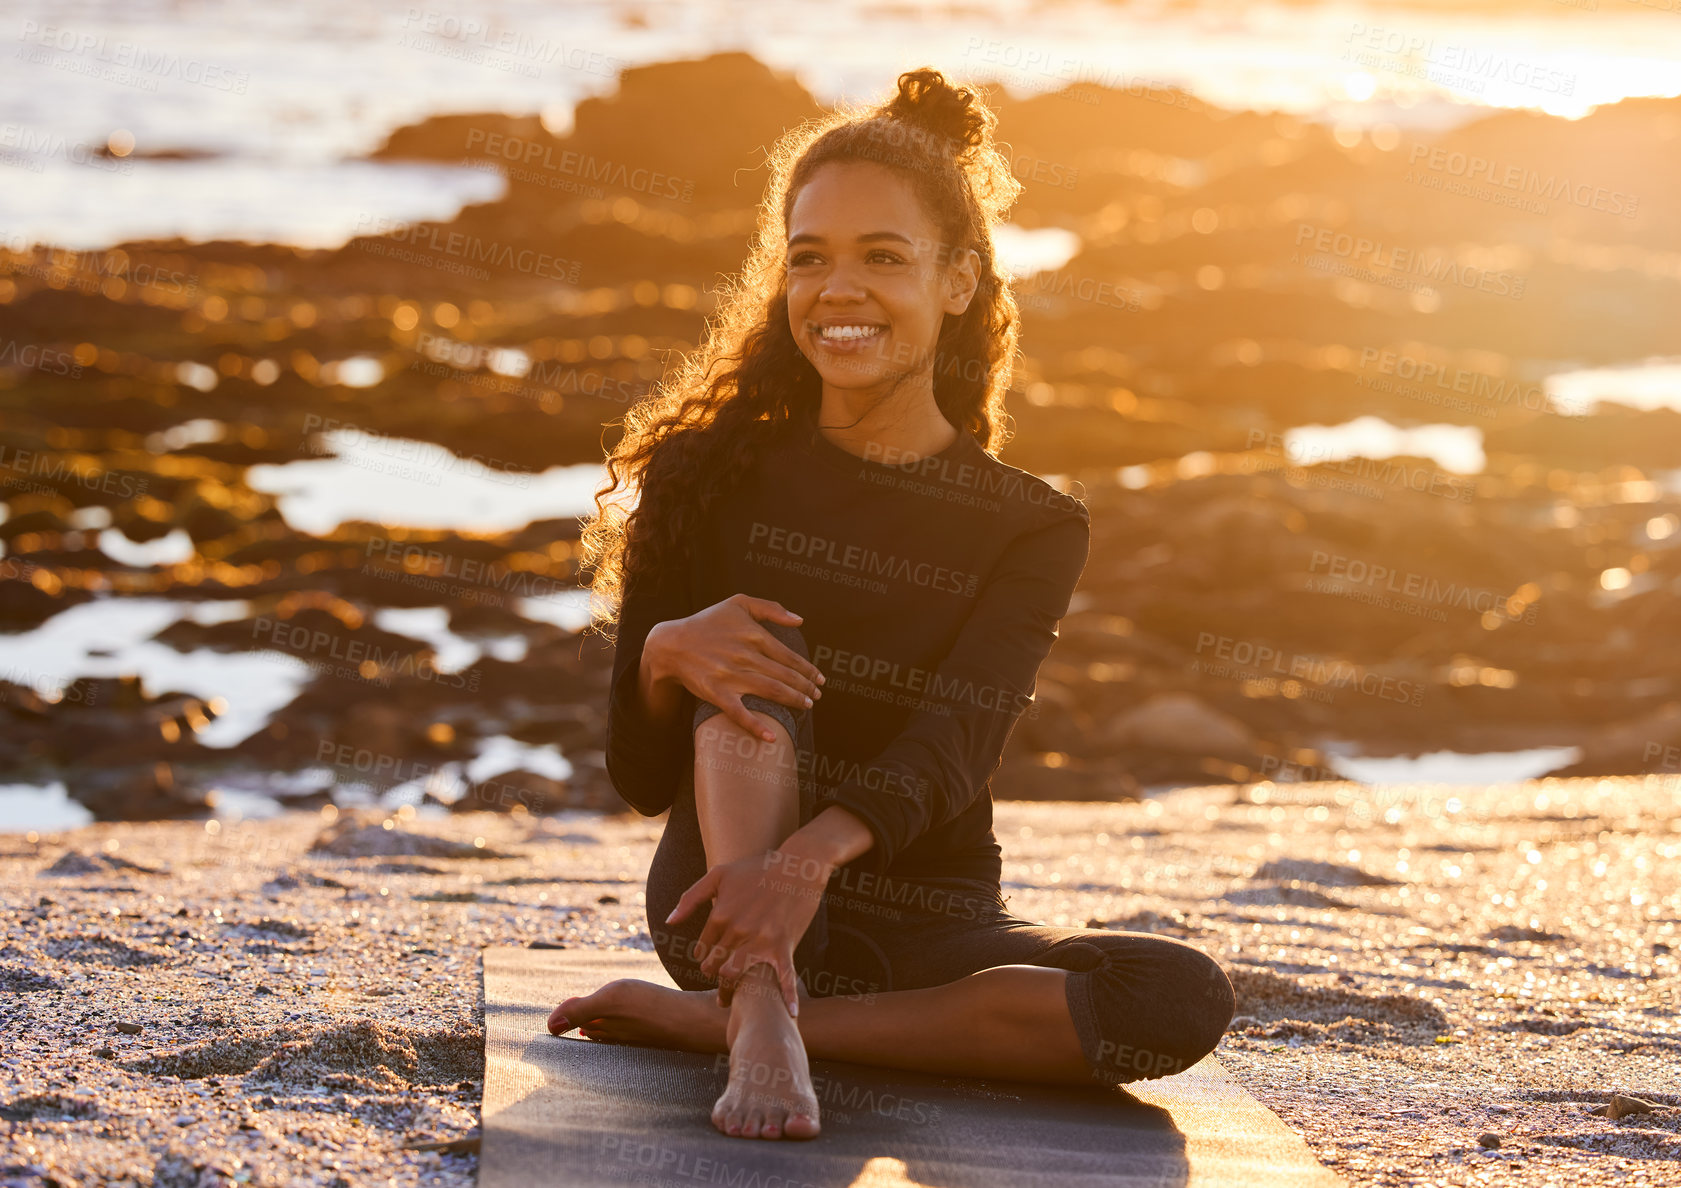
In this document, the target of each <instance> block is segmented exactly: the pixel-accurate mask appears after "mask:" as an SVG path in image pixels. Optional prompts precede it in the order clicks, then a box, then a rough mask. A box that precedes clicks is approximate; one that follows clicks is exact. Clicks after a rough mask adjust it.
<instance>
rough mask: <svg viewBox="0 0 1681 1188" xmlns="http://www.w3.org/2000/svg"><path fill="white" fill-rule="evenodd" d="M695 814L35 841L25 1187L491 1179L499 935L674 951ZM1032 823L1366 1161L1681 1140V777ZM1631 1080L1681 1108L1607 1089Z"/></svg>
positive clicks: (1032, 839)
mask: <svg viewBox="0 0 1681 1188" xmlns="http://www.w3.org/2000/svg"><path fill="white" fill-rule="evenodd" d="M335 817H336V819H333V818H335ZM659 829H660V822H659V821H657V820H644V819H641V818H638V817H635V816H624V815H604V814H598V813H587V812H575V813H570V814H565V815H562V816H559V817H535V816H530V815H527V814H522V813H515V814H510V815H497V814H489V813H467V814H456V815H454V816H449V817H443V818H429V817H428V818H416V817H414V816H413V815H412V814H404V815H403V816H401V817H399V818H396V819H392V820H391V824H390V827H389V828H386V827H384V826H383V822H382V820H381V818H380V817H379V816H378V815H377V814H376V815H374V816H372V817H369V818H367V819H366V822H364V821H363V820H362V819H358V818H355V817H352V816H341V815H339V814H338V813H337V810H334V809H331V808H329V809H326V810H324V811H323V812H321V813H316V812H303V811H296V812H292V813H289V814H286V815H284V816H281V817H277V818H272V819H269V820H265V821H247V822H234V823H226V822H203V821H168V822H153V823H139V824H129V823H99V824H95V825H91V826H88V827H86V828H83V829H80V830H76V831H72V832H68V833H63V834H55V835H47V836H44V837H40V838H38V839H35V840H31V839H29V838H27V837H22V836H16V837H10V838H7V839H5V840H4V841H0V871H3V873H4V879H3V882H0V886H3V887H4V891H3V892H0V895H3V900H0V903H3V910H4V918H5V941H4V947H3V948H0V1026H3V1029H4V1033H5V1034H6V1036H7V1037H8V1043H7V1044H6V1046H5V1051H4V1053H3V1054H0V1068H3V1069H4V1074H3V1083H4V1084H5V1086H6V1088H5V1090H4V1101H3V1102H0V1148H3V1149H4V1150H5V1151H6V1152H7V1154H6V1155H5V1156H4V1157H3V1159H4V1162H3V1163H0V1183H3V1184H6V1185H11V1184H40V1183H47V1182H55V1183H57V1184H59V1185H65V1186H70V1185H92V1184H100V1183H124V1182H128V1183H133V1184H137V1185H140V1184H156V1185H211V1184H216V1185H220V1184H228V1183H239V1184H258V1185H264V1184H268V1185H293V1184H297V1185H362V1184H381V1185H383V1184H388V1183H389V1184H399V1185H409V1184H428V1185H430V1184H440V1185H444V1184H449V1185H453V1184H470V1183H472V1182H473V1180H474V1177H475V1173H476V1166H477V1157H476V1155H475V1154H474V1153H473V1152H472V1150H470V1149H469V1150H466V1151H448V1150H446V1151H437V1150H430V1151H429V1150H419V1149H408V1148H409V1145H414V1144H423V1143H428V1142H431V1143H442V1142H449V1141H451V1140H456V1139H461V1138H470V1137H471V1136H472V1134H473V1132H474V1128H475V1126H476V1125H477V1121H478V1108H479V1101H480V1094H481V1092H482V1088H483V1082H482V1076H483V1054H482V1043H483V1004H482V999H481V996H480V975H479V949H480V948H481V947H482V946H484V945H487V944H531V943H541V944H564V945H567V946H571V947H593V948H603V949H612V948H624V947H630V948H643V949H646V948H649V947H651V946H650V943H649V940H648V936H647V928H646V920H645V919H644V916H643V909H642V906H641V899H642V896H641V888H642V879H643V877H644V875H645V873H646V869H647V865H648V861H649V859H650V857H651V856H652V848H653V845H654V843H655V841H656V840H657V838H658V835H659ZM998 833H999V837H1000V840H1001V841H1002V843H1003V845H1004V850H1005V873H1004V878H1005V894H1006V895H1007V896H1009V897H1010V901H1009V902H1010V907H1011V908H1012V910H1014V911H1015V912H1016V913H1017V914H1019V915H1022V916H1024V917H1026V918H1029V919H1035V920H1042V921H1045V922H1048V923H1061V924H1076V925H1087V924H1091V926H1101V927H1109V928H1131V929H1137V930H1144V931H1160V932H1163V933H1166V934H1168V935H1172V936H1176V937H1181V938H1184V939H1187V940H1190V941H1191V942H1192V943H1194V944H1197V945H1199V946H1202V947H1204V948H1205V949H1206V950H1208V951H1209V952H1211V953H1213V954H1214V955H1215V956H1217V957H1218V958H1219V959H1220V960H1221V961H1222V963H1224V964H1225V966H1226V968H1227V969H1228V970H1229V971H1230V973H1231V974H1232V977H1233V981H1234V983H1235V984H1236V986H1237V989H1238V996H1239V1007H1238V1009H1239V1012H1240V1013H1239V1016H1238V1018H1237V1019H1236V1020H1234V1024H1233V1028H1232V1030H1231V1032H1230V1033H1229V1034H1228V1035H1227V1036H1226V1037H1225V1039H1224V1040H1223V1041H1222V1043H1221V1046H1220V1050H1219V1057H1220V1059H1221V1061H1222V1062H1223V1063H1224V1064H1225V1065H1226V1066H1227V1067H1228V1068H1230V1069H1231V1070H1232V1071H1233V1073H1234V1074H1235V1075H1236V1076H1237V1077H1238V1078H1239V1079H1240V1080H1241V1082H1242V1083H1243V1084H1244V1085H1245V1086H1246V1087H1247V1088H1248V1089H1250V1090H1251V1091H1252V1092H1253V1093H1254V1094H1255V1095H1256V1096H1257V1097H1258V1098H1259V1099H1260V1100H1261V1101H1263V1102H1264V1103H1265V1104H1267V1105H1268V1106H1269V1107H1271V1108H1272V1109H1274V1110H1275V1111H1277V1112H1278V1113H1279V1114H1280V1115H1281V1116H1282V1117H1283V1119H1284V1120H1285V1122H1286V1123H1287V1124H1288V1125H1290V1126H1291V1127H1292V1128H1293V1129H1294V1130H1296V1131H1297V1132H1298V1133H1300V1134H1301V1135H1302V1136H1303V1138H1304V1139H1305V1140H1306V1141H1307V1142H1308V1144H1309V1145H1310V1146H1311V1147H1312V1149H1313V1150H1314V1152H1315V1153H1316V1154H1317V1155H1318V1156H1319V1157H1320V1158H1321V1159H1322V1160H1323V1161H1324V1162H1325V1163H1327V1164H1328V1165H1330V1166H1331V1167H1333V1168H1335V1169H1337V1170H1338V1171H1339V1172H1341V1173H1342V1174H1343V1175H1345V1176H1346V1177H1347V1179H1348V1181H1349V1183H1350V1184H1353V1185H1389V1184H1402V1183H1406V1184H1422V1183H1429V1184H1443V1185H1445V1184H1502V1185H1507V1184H1510V1185H1537V1186H1539V1185H1545V1184H1549V1183H1563V1184H1572V1185H1578V1184H1587V1185H1593V1184H1600V1183H1606V1184H1610V1183H1616V1184H1642V1183H1645V1184H1653V1185H1656V1184H1663V1183H1673V1182H1674V1181H1675V1177H1676V1175H1677V1174H1678V1170H1681V1168H1678V1165H1681V1108H1678V1107H1681V1085H1678V1084H1677V1079H1676V1076H1675V1071H1674V1070H1675V1068H1676V1067H1677V1066H1678V1063H1681V1062H1678V1059H1677V1057H1678V1055H1681V1027H1678V1024H1677V1014H1678V1009H1677V1008H1678V1005H1681V1004H1678V1001H1677V987H1678V981H1677V957H1676V952H1675V949H1676V946H1677V945H1681V936H1678V935H1677V933H1678V926H1681V909H1678V907H1677V904H1678V902H1681V887H1678V883H1681V873H1678V872H1681V866H1678V864H1677V863H1676V862H1675V858H1676V856H1677V848H1678V846H1681V784H1678V782H1677V781H1675V780H1674V779H1673V778H1671V779H1669V780H1667V781H1666V780H1665V779H1663V778H1661V777H1655V776H1647V777H1631V778H1622V779H1600V780H1593V779H1578V780H1541V781H1530V782H1527V783H1525V784H1521V785H1519V784H1513V785H1495V786H1481V787H1466V788H1449V787H1444V786H1439V785H1414V786H1395V787H1385V788H1370V787H1362V786H1359V785H1354V784H1348V783H1340V784H1333V783H1318V784H1271V785H1268V784H1262V785H1243V786H1237V787H1231V786H1218V787H1214V786H1210V787H1202V788H1188V789H1182V790H1180V791H1176V792H1173V793H1169V794H1166V795H1165V796H1162V797H1159V798H1152V799H1148V800H1145V801H1143V802H1131V803H1122V804H1086V803H1066V802H1055V803H1038V804H1029V803H1022V802H1011V803H1004V804H1001V805H1000V806H999V808H998ZM312 847H317V848H315V849H313V850H312ZM1613 1093H1619V1094H1624V1095H1630V1096H1635V1097H1639V1098H1641V1099H1644V1100H1645V1101H1647V1102H1651V1103H1655V1104H1656V1105H1657V1106H1658V1108H1657V1109H1655V1110H1654V1111H1652V1112H1649V1113H1636V1114H1631V1115H1628V1116H1625V1117H1622V1118H1618V1119H1611V1118H1607V1117H1603V1116H1595V1115H1593V1114H1591V1113H1589V1112H1588V1111H1589V1110H1590V1109H1591V1108H1592V1107H1593V1106H1594V1105H1596V1104H1600V1103H1604V1102H1606V1101H1607V1100H1608V1099H1609V1097H1610V1096H1611V1094H1613ZM1485 1136H1493V1137H1485ZM1496 1139H1497V1140H1498V1143H1499V1145H1498V1146H1492V1145H1485V1144H1489V1143H1492V1142H1494V1141H1496ZM468 1146H469V1147H470V1144H468ZM49 1178H50V1179H49Z"/></svg>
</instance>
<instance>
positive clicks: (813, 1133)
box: [783, 1110, 822, 1139]
mask: <svg viewBox="0 0 1681 1188" xmlns="http://www.w3.org/2000/svg"><path fill="white" fill-rule="evenodd" d="M820 1130H822V1127H821V1126H819V1125H818V1124H817V1114H816V1112H815V1111H813V1112H812V1113H809V1114H808V1113H806V1112H805V1111H803V1110H796V1111H794V1112H793V1113H792V1114H789V1115H788V1120H787V1122H785V1123H784V1124H783V1131H784V1133H786V1134H787V1136H788V1137H789V1138H791V1139H810V1138H816V1137H817V1135H818V1132H819V1131H820Z"/></svg>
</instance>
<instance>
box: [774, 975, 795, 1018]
mask: <svg viewBox="0 0 1681 1188" xmlns="http://www.w3.org/2000/svg"><path fill="white" fill-rule="evenodd" d="M777 972H778V974H779V976H780V978H781V980H782V997H783V1000H784V1001H786V1002H787V1004H788V1014H789V1016H791V1017H792V1018H795V1019H798V1018H799V1017H800V989H799V977H798V975H796V974H795V973H794V967H793V966H792V965H790V964H788V963H787V962H778V963H777Z"/></svg>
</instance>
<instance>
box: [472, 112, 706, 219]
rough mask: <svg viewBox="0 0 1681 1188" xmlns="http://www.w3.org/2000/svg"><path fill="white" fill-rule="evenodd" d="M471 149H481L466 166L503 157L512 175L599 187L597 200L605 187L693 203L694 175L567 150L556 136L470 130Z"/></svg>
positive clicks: (555, 185) (556, 185)
mask: <svg viewBox="0 0 1681 1188" xmlns="http://www.w3.org/2000/svg"><path fill="white" fill-rule="evenodd" d="M466 147H467V150H468V152H469V154H472V150H474V149H477V150H478V153H477V154H474V155H469V156H468V157H467V158H466V159H465V160H464V161H463V162H462V164H464V165H472V164H476V163H478V162H482V161H485V160H487V159H493V158H494V159H500V161H501V162H503V163H504V164H502V165H500V166H498V168H501V169H505V170H506V171H507V172H508V175H509V176H510V177H514V178H516V180H519V181H526V182H533V183H535V184H537V185H541V186H544V187H546V188H548V189H551V190H569V189H571V188H573V187H575V186H580V185H588V186H592V187H595V192H594V193H593V194H591V195H590V196H591V197H597V198H599V197H602V196H603V193H604V191H603V190H602V189H601V187H603V186H605V187H608V188H610V189H615V190H622V191H626V192H628V193H633V194H644V195H646V196H648V197H649V198H670V199H673V200H675V201H678V202H693V201H694V198H695V183H694V179H693V178H687V177H675V176H673V175H672V174H669V173H663V172H661V171H660V170H658V169H649V168H647V167H646V166H643V165H629V164H626V163H625V162H623V161H610V160H606V159H604V158H601V157H597V156H596V155H595V154H593V153H585V152H579V151H578V150H576V149H569V148H562V147H560V146H559V145H558V144H556V143H555V142H554V141H552V140H550V141H543V140H532V139H528V138H526V137H522V136H514V135H510V134H509V133H506V132H497V131H493V130H491V129H488V128H469V129H468V130H467V142H466Z"/></svg>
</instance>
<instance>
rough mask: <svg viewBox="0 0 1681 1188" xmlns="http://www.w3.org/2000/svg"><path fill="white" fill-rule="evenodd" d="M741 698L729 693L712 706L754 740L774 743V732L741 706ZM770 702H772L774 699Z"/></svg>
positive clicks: (740, 695)
mask: <svg viewBox="0 0 1681 1188" xmlns="http://www.w3.org/2000/svg"><path fill="white" fill-rule="evenodd" d="M744 692H748V693H751V692H755V690H752V689H748V690H744ZM741 697H742V694H741V693H729V694H727V695H722V700H720V701H715V702H713V704H714V705H716V706H717V707H718V708H719V709H721V710H723V711H724V716H725V717H727V718H728V719H729V720H730V721H732V722H734V723H735V724H736V725H737V726H740V727H741V728H742V729H743V730H745V731H747V733H749V734H751V735H753V736H754V737H755V738H762V739H764V740H765V741H766V742H775V741H776V732H775V731H773V730H772V729H771V728H770V727H769V726H766V725H765V724H764V723H763V722H761V721H759V719H758V718H757V717H755V716H754V714H753V711H752V710H750V709H748V708H747V707H746V706H745V705H743V704H742V701H741ZM772 700H774V698H773V699H772Z"/></svg>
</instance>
